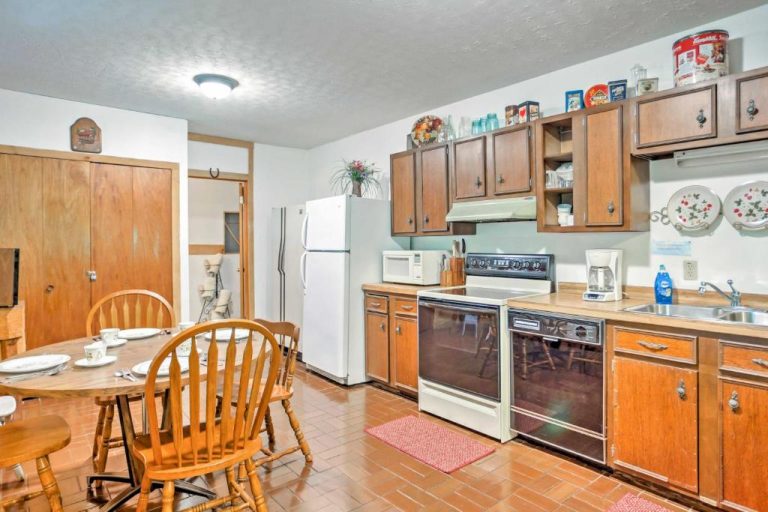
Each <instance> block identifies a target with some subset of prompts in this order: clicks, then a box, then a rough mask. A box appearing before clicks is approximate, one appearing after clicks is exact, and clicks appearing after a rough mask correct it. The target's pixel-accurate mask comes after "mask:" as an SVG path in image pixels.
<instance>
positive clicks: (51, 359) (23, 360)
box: [0, 354, 71, 373]
mask: <svg viewBox="0 0 768 512" xmlns="http://www.w3.org/2000/svg"><path fill="white" fill-rule="evenodd" d="M70 359H71V358H70V357H69V356H68V355H65V354H45V355H42V356H27V357H19V358H16V359H8V360H6V361H2V362H0V372H2V373H31V372H39V371H43V370H49V369H51V368H55V367H57V366H59V365H60V364H64V363H66V362H67V361H69V360H70Z"/></svg>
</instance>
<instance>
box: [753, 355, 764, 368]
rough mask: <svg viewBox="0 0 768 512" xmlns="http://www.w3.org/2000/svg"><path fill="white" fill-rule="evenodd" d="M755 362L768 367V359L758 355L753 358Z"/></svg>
mask: <svg viewBox="0 0 768 512" xmlns="http://www.w3.org/2000/svg"><path fill="white" fill-rule="evenodd" d="M752 362H753V363H755V364H756V365H757V366H762V367H763V368H768V361H766V360H765V359H762V358H759V357H756V358H754V359H753V360H752Z"/></svg>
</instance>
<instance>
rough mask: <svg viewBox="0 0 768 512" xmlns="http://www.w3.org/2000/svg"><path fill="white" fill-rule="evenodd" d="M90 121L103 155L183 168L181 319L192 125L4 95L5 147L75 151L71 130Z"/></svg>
mask: <svg viewBox="0 0 768 512" xmlns="http://www.w3.org/2000/svg"><path fill="white" fill-rule="evenodd" d="M80 117H90V118H91V119H93V120H94V121H96V123H97V124H98V125H99V126H100V127H101V133H102V154H104V155H110V156H119V157H126V158H139V159H144V160H161V161H166V162H176V163H178V164H179V174H180V183H179V209H180V212H181V214H180V215H179V238H180V239H179V244H180V257H181V304H180V308H181V313H182V315H186V314H187V312H188V308H189V296H188V294H187V293H186V290H187V274H188V267H187V215H186V212H187V121H186V120H184V119H174V118H170V117H163V116H156V115H152V114H143V113H140V112H132V111H128V110H120V109H116V108H109V107H102V106H99V105H90V104H87V103H78V102H74V101H66V100H60V99H56V98H48V97H45V96H37V95H33V94H25V93H20V92H14V91H8V90H4V89H0V144H5V145H10V146H23V147H30V148H38V149H52V150H58V151H69V150H70V148H69V127H70V125H71V124H72V123H74V122H75V120H77V119H78V118H80Z"/></svg>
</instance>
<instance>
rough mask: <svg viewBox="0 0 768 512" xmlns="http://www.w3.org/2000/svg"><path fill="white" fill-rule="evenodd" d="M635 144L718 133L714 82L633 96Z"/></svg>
mask: <svg viewBox="0 0 768 512" xmlns="http://www.w3.org/2000/svg"><path fill="white" fill-rule="evenodd" d="M635 101H636V103H635V105H636V107H635V108H636V111H635V126H634V128H635V147H636V148H645V147H650V146H661V145H665V144H675V143H680V142H688V141H695V140H699V139H708V138H714V137H717V84H716V83H714V82H713V83H711V84H710V85H707V86H705V87H700V88H695V89H685V90H683V91H681V92H676V91H674V90H673V91H672V92H670V93H668V94H660V95H653V96H651V97H649V98H647V99H643V98H642V97H640V98H637V99H636V100H635Z"/></svg>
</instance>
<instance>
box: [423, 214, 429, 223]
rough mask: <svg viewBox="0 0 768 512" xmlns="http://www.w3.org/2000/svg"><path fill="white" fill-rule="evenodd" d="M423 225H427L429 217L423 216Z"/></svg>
mask: <svg viewBox="0 0 768 512" xmlns="http://www.w3.org/2000/svg"><path fill="white" fill-rule="evenodd" d="M424 224H429V215H425V216H424Z"/></svg>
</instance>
